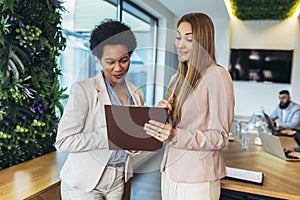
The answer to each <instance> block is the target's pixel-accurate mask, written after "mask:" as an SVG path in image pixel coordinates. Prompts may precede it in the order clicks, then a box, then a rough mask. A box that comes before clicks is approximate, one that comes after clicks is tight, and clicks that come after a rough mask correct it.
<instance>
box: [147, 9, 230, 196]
mask: <svg viewBox="0 0 300 200" xmlns="http://www.w3.org/2000/svg"><path fill="white" fill-rule="evenodd" d="M214 41H215V39H214V25H213V22H212V20H211V19H210V18H209V17H208V16H207V15H206V14H203V13H189V14H186V15H184V16H183V17H182V18H181V19H180V20H179V22H178V25H177V36H176V41H175V46H176V49H177V53H178V60H179V68H178V71H177V73H176V74H175V75H174V77H173V78H172V79H171V83H170V86H169V89H168V92H167V94H166V98H165V99H163V100H162V101H160V102H159V104H158V106H163V107H167V108H169V111H170V115H171V117H172V123H171V122H169V123H166V124H164V123H160V122H157V121H149V123H146V124H145V126H144V129H145V130H146V132H147V134H149V135H151V136H153V137H155V138H156V139H157V140H159V141H162V142H167V143H168V144H167V145H166V148H165V153H164V157H163V161H162V164H161V171H162V199H163V200H170V199H172V200H194V199H195V200H196V199H197V200H198V199H202V200H208V199H209V200H217V199H219V197H220V179H221V178H223V177H224V176H225V174H226V171H225V163H224V160H223V156H222V152H221V150H222V149H223V148H224V147H225V146H226V145H227V144H228V132H229V129H230V126H231V122H232V119H233V115H234V94H233V86H232V80H231V78H230V75H229V73H228V72H227V70H226V69H224V68H223V67H221V66H219V65H218V64H217V63H216V58H215V44H214Z"/></svg>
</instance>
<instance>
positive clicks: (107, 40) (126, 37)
mask: <svg viewBox="0 0 300 200" xmlns="http://www.w3.org/2000/svg"><path fill="white" fill-rule="evenodd" d="M117 44H121V45H124V46H126V47H127V49H128V53H129V55H130V56H131V54H132V52H133V51H134V50H135V48H136V46H137V42H136V38H135V35H134V33H133V32H132V30H131V29H130V27H129V26H127V25H126V24H124V23H122V22H120V21H117V20H112V19H105V20H103V21H102V22H101V23H100V24H99V25H97V26H96V27H95V29H94V30H93V31H92V34H91V38H90V49H91V51H92V52H93V54H94V55H95V56H97V57H98V58H101V57H102V55H103V48H104V46H105V45H117Z"/></svg>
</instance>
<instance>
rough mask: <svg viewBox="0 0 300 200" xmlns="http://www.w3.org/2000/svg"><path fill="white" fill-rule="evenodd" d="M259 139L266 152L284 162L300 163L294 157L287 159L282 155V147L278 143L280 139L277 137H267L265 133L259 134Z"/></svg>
mask: <svg viewBox="0 0 300 200" xmlns="http://www.w3.org/2000/svg"><path fill="white" fill-rule="evenodd" d="M259 137H260V139H261V143H262V145H263V148H264V150H265V151H266V152H268V153H270V154H273V155H274V156H277V157H279V158H281V159H284V160H286V161H298V162H299V161H300V159H299V158H296V157H287V156H286V155H285V153H284V150H283V147H282V145H281V142H280V138H279V137H278V136H274V135H269V134H267V133H259Z"/></svg>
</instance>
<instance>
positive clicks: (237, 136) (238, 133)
mask: <svg viewBox="0 0 300 200" xmlns="http://www.w3.org/2000/svg"><path fill="white" fill-rule="evenodd" d="M241 129H242V125H241V121H240V120H238V121H237V122H236V125H235V139H236V140H239V139H240V136H241Z"/></svg>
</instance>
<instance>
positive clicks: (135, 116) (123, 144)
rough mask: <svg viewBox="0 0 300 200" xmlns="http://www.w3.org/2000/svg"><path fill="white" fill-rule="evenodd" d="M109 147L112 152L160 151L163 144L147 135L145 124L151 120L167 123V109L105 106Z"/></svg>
mask: <svg viewBox="0 0 300 200" xmlns="http://www.w3.org/2000/svg"><path fill="white" fill-rule="evenodd" d="M104 109H105V117H106V127H107V136H108V141H109V142H108V147H109V149H110V150H119V149H123V150H141V151H158V150H160V149H161V148H162V145H163V143H162V142H160V141H158V140H157V139H155V138H153V137H152V136H150V135H148V134H146V131H145V130H144V124H145V123H146V122H148V121H149V120H150V119H153V120H156V121H160V122H163V123H165V122H166V121H167V118H168V112H167V109H166V108H161V107H147V106H121V105H104Z"/></svg>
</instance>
